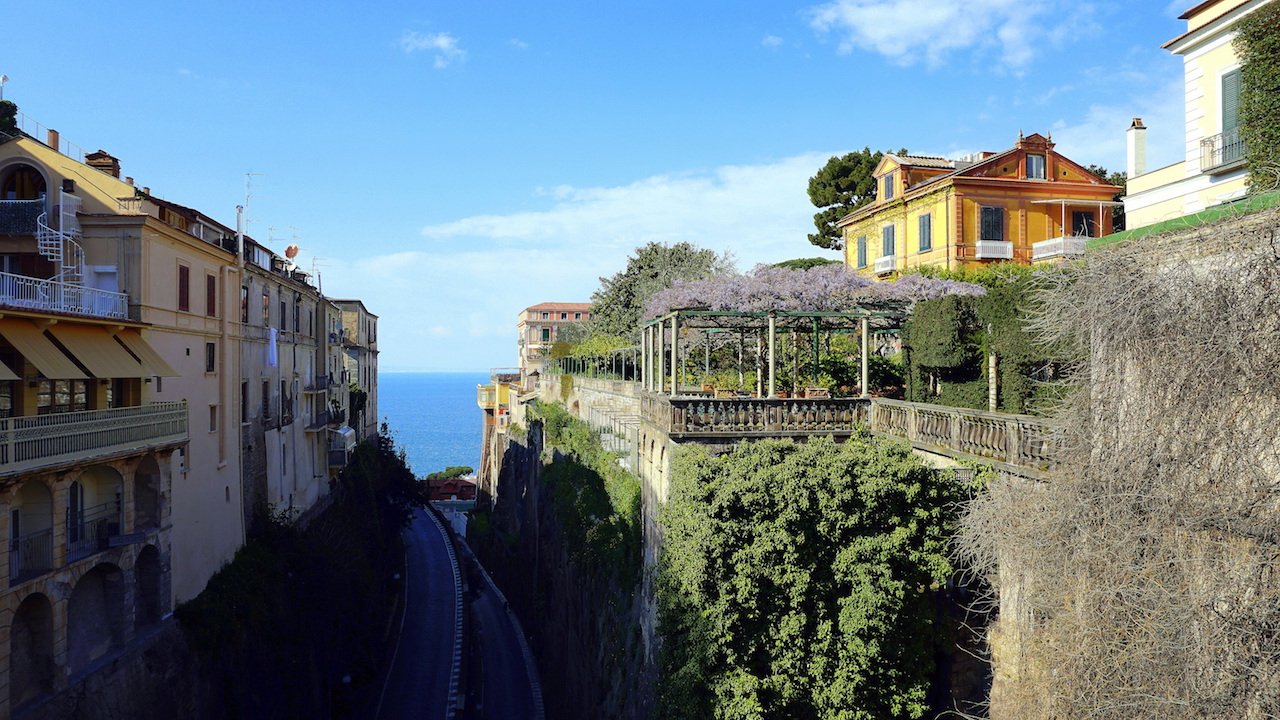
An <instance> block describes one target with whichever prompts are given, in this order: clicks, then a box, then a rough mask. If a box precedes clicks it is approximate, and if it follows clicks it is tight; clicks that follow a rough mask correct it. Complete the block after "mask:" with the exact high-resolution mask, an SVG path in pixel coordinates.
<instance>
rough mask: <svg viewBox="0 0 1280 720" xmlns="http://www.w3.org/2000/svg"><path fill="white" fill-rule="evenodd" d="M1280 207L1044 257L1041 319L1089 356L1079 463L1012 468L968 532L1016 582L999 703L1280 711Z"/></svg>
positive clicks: (1007, 610)
mask: <svg viewBox="0 0 1280 720" xmlns="http://www.w3.org/2000/svg"><path fill="white" fill-rule="evenodd" d="M1278 223H1280V215H1278V214H1277V212H1276V211H1275V210H1267V211H1263V212H1260V213H1257V214H1255V215H1250V216H1243V217H1239V218H1234V219H1229V220H1227V221H1224V222H1219V223H1216V224H1211V225H1203V226H1199V227H1197V228H1194V229H1191V230H1183V231H1180V232H1177V233H1173V234H1166V235H1164V236H1150V237H1145V238H1143V239H1142V240H1141V241H1139V242H1130V243H1118V244H1115V245H1112V246H1109V247H1106V248H1101V249H1099V250H1096V251H1092V252H1090V253H1089V255H1088V256H1087V257H1086V260H1085V262H1084V263H1083V264H1082V265H1080V266H1077V267H1070V266H1068V267H1061V268H1059V270H1058V272H1055V273H1050V274H1047V275H1046V276H1044V279H1045V280H1046V283H1047V284H1046V287H1045V289H1044V290H1043V293H1044V297H1043V300H1044V302H1043V303H1041V304H1040V305H1039V311H1038V313H1037V315H1036V317H1035V318H1034V323H1033V328H1034V329H1036V330H1038V331H1040V332H1042V333H1045V334H1046V335H1047V337H1048V338H1049V339H1050V340H1052V341H1054V342H1055V343H1058V344H1059V345H1060V347H1062V348H1063V351H1064V354H1065V355H1068V356H1071V357H1075V358H1078V364H1077V365H1076V366H1075V370H1074V372H1073V374H1072V376H1071V387H1072V392H1071V394H1070V396H1069V397H1068V398H1067V401H1066V402H1065V403H1064V404H1063V406H1062V407H1061V409H1060V410H1059V412H1058V413H1056V415H1057V417H1058V420H1059V424H1060V425H1061V427H1062V428H1063V434H1062V436H1061V437H1059V438H1055V445H1056V447H1057V448H1058V450H1057V457H1058V465H1057V467H1056V469H1055V471H1054V472H1053V474H1052V476H1051V477H1050V478H1049V479H1048V481H1047V482H1036V483H1031V482H1017V481H1013V480H1009V479H1003V480H1000V481H998V482H993V483H992V484H991V488H990V492H989V493H987V494H984V495H983V496H981V498H980V499H979V500H978V501H977V502H975V503H974V505H973V507H972V510H971V512H969V513H968V515H967V517H966V519H965V526H966V527H965V531H964V532H962V533H961V534H960V535H959V538H960V541H961V542H962V547H964V548H965V549H966V550H967V552H968V553H969V554H970V556H971V558H972V560H971V562H972V563H973V564H974V565H975V566H977V567H983V568H985V569H986V570H987V571H988V572H989V573H990V577H992V578H993V579H994V578H996V577H997V573H998V578H999V583H1000V587H1001V592H1002V596H1001V598H1000V610H1001V618H1000V620H999V622H998V624H997V625H996V627H995V628H994V631H993V633H992V646H993V650H994V651H995V652H996V654H997V656H998V657H1000V658H1002V660H1001V664H1000V666H998V667H997V677H998V678H1000V680H999V681H998V682H997V683H996V686H995V688H994V689H993V693H992V715H993V716H996V717H1009V718H1020V719H1026V720H1040V719H1046V720H1047V719H1050V718H1054V719H1056V718H1095V719H1098V720H1112V719H1114V720H1136V719H1151V720H1155V719H1157V718H1158V719H1160V720H1167V719H1169V718H1175V719H1179V720H1183V719H1185V720H1192V719H1194V720H1203V719H1207V718H1250V719H1255V720H1263V719H1268V718H1275V717H1277V709H1278V708H1280V582H1278V580H1280V578H1278V577H1277V567H1278V566H1277V558H1280V503H1278V502H1277V493H1276V487H1277V483H1276V470H1277V468H1280V445H1278V444H1277V441H1276V432H1275V428H1276V427H1277V425H1278V424H1280V370H1278V368H1280V344H1277V343H1276V341H1275V338H1276V337H1277V336H1278V335H1280V258H1278V257H1277V255H1276V252H1275V246H1274V242H1275V227H1276V226H1277V224H1278Z"/></svg>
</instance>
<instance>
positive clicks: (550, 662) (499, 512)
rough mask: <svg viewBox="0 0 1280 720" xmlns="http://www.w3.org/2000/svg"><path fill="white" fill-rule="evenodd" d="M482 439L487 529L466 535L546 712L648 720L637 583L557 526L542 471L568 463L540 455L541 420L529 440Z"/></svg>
mask: <svg viewBox="0 0 1280 720" xmlns="http://www.w3.org/2000/svg"><path fill="white" fill-rule="evenodd" d="M485 442H486V443H487V444H488V445H489V447H488V451H489V452H490V453H491V457H492V458H493V463H494V466H495V467H496V468H497V472H496V478H495V479H494V488H495V490H496V492H495V493H494V494H493V496H494V497H496V498H497V500H496V502H495V504H494V506H493V507H492V509H491V513H490V515H489V523H488V524H487V527H486V524H485V523H484V522H483V521H482V522H480V523H471V525H470V529H469V533H470V534H471V537H469V538H468V540H469V542H470V543H471V545H472V547H473V548H475V551H476V553H477V554H478V555H479V556H480V558H481V561H482V562H483V563H484V565H485V567H486V568H488V569H489V571H490V574H491V575H492V576H493V578H494V581H495V582H496V583H498V585H499V586H500V587H501V588H502V591H503V593H505V594H506V596H507V598H508V600H509V601H510V602H511V604H512V606H513V608H514V609H515V611H516V613H517V615H518V616H519V617H520V618H521V620H522V622H523V624H524V627H525V628H526V631H527V632H528V634H529V644H530V647H531V648H532V650H533V652H534V655H535V656H536V657H537V661H538V670H539V673H540V675H541V680H542V685H543V697H544V701H545V704H546V711H547V717H549V718H583V717H590V718H620V719H631V718H644V717H647V716H648V714H649V709H650V708H651V707H652V705H653V687H654V681H655V677H656V667H655V663H654V662H653V659H652V657H650V656H649V654H648V653H647V652H646V648H645V644H644V640H643V637H642V632H641V618H642V614H643V609H644V608H645V607H646V603H645V602H644V597H643V595H644V593H643V591H642V590H641V588H642V587H643V584H642V583H639V582H635V583H630V585H631V587H628V586H627V585H628V583H627V582H626V581H625V580H620V579H619V574H618V573H617V572H613V571H611V569H610V568H608V567H604V566H603V565H602V564H600V563H593V562H591V561H590V560H588V559H585V558H584V557H583V554H582V553H581V552H580V550H581V549H580V548H576V547H573V546H572V543H571V542H570V541H569V539H568V538H570V537H573V536H576V535H577V534H578V532H575V530H576V531H581V530H582V529H581V528H576V529H575V528H566V527H563V526H562V524H561V521H560V520H559V519H558V516H557V513H556V512H555V509H554V498H553V491H554V488H553V487H552V485H553V483H551V482H544V470H545V469H555V468H554V466H556V465H557V464H559V465H560V468H559V469H565V467H566V466H572V465H574V464H575V463H576V461H575V460H574V459H572V458H571V457H569V456H567V455H564V454H562V453H559V452H557V451H555V450H552V451H550V452H549V453H544V449H543V443H544V440H543V432H542V427H541V424H540V423H534V424H533V426H532V427H531V428H530V430H529V433H528V435H527V437H510V438H509V437H508V435H507V434H506V433H498V432H493V431H492V430H491V429H490V428H486V436H485ZM544 462H545V463H547V465H546V467H545V468H544ZM570 469H572V470H575V471H583V470H584V469H583V468H581V467H576V468H570ZM585 472H588V473H589V472H590V471H589V470H586V471H585Z"/></svg>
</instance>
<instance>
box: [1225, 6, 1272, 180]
mask: <svg viewBox="0 0 1280 720" xmlns="http://www.w3.org/2000/svg"><path fill="white" fill-rule="evenodd" d="M1235 42H1236V52H1237V53H1238V54H1239V56H1240V132H1241V136H1242V137H1243V139H1244V143H1245V155H1246V158H1247V161H1248V166H1249V187H1250V189H1251V190H1252V191H1254V192H1261V191H1265V190H1274V189H1276V187H1277V186H1278V185H1280V92H1277V88H1280V5H1277V4H1275V3H1270V4H1267V5H1263V6H1262V7H1259V8H1258V9H1257V10H1256V11H1254V12H1252V13H1249V14H1248V15H1247V16H1245V17H1244V19H1243V20H1242V21H1241V23H1240V34H1239V35H1238V36H1236V41H1235Z"/></svg>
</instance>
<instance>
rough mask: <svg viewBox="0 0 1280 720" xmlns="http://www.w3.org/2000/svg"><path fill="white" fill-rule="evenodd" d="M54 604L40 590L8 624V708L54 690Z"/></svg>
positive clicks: (22, 605) (24, 601)
mask: <svg viewBox="0 0 1280 720" xmlns="http://www.w3.org/2000/svg"><path fill="white" fill-rule="evenodd" d="M53 677H54V663H53V606H52V604H51V603H50V602H49V598H47V597H45V596H44V595H42V594H40V593H33V594H31V595H28V596H27V597H26V599H24V600H23V601H22V604H21V605H19V606H18V610H17V611H16V612H15V613H14V614H13V624H12V625H10V626H9V708H10V710H11V711H12V710H14V709H16V708H18V707H19V706H21V705H22V704H23V703H26V702H29V701H31V700H34V699H36V698H39V697H43V696H45V695H48V694H50V693H52V692H53Z"/></svg>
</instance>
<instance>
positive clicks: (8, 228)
mask: <svg viewBox="0 0 1280 720" xmlns="http://www.w3.org/2000/svg"><path fill="white" fill-rule="evenodd" d="M44 209H45V208H44V200H0V235H35V234H36V218H38V217H40V215H41V213H43V212H44Z"/></svg>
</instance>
